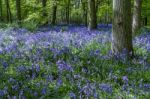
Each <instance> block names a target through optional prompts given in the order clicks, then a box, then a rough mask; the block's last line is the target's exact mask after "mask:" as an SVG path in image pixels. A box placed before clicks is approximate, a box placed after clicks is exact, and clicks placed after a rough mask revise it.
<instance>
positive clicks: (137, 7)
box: [132, 0, 142, 33]
mask: <svg viewBox="0 0 150 99" xmlns="http://www.w3.org/2000/svg"><path fill="white" fill-rule="evenodd" d="M141 7H142V0H134V9H133V22H132V32H133V33H136V32H137V31H138V30H139V29H140V28H141Z"/></svg>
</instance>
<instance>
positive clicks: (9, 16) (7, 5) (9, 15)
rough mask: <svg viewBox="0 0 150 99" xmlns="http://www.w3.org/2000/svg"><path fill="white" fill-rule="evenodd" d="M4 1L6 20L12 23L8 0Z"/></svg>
mask: <svg viewBox="0 0 150 99" xmlns="http://www.w3.org/2000/svg"><path fill="white" fill-rule="evenodd" d="M5 3H6V12H7V13H6V16H7V22H11V23H12V17H11V10H10V6H9V0H5Z"/></svg>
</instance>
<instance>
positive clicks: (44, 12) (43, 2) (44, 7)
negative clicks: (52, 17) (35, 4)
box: [42, 0, 47, 17]
mask: <svg viewBox="0 0 150 99" xmlns="http://www.w3.org/2000/svg"><path fill="white" fill-rule="evenodd" d="M46 3H47V0H42V7H43V16H44V17H46V16H47V13H46V10H45V9H46Z"/></svg>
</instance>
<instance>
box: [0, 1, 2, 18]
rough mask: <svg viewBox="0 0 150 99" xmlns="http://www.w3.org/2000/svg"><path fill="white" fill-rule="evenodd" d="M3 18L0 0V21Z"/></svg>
mask: <svg viewBox="0 0 150 99" xmlns="http://www.w3.org/2000/svg"><path fill="white" fill-rule="evenodd" d="M2 20H3V7H2V0H0V21H2Z"/></svg>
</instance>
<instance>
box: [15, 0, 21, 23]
mask: <svg viewBox="0 0 150 99" xmlns="http://www.w3.org/2000/svg"><path fill="white" fill-rule="evenodd" d="M16 11H17V23H18V24H19V25H21V0H16Z"/></svg>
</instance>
